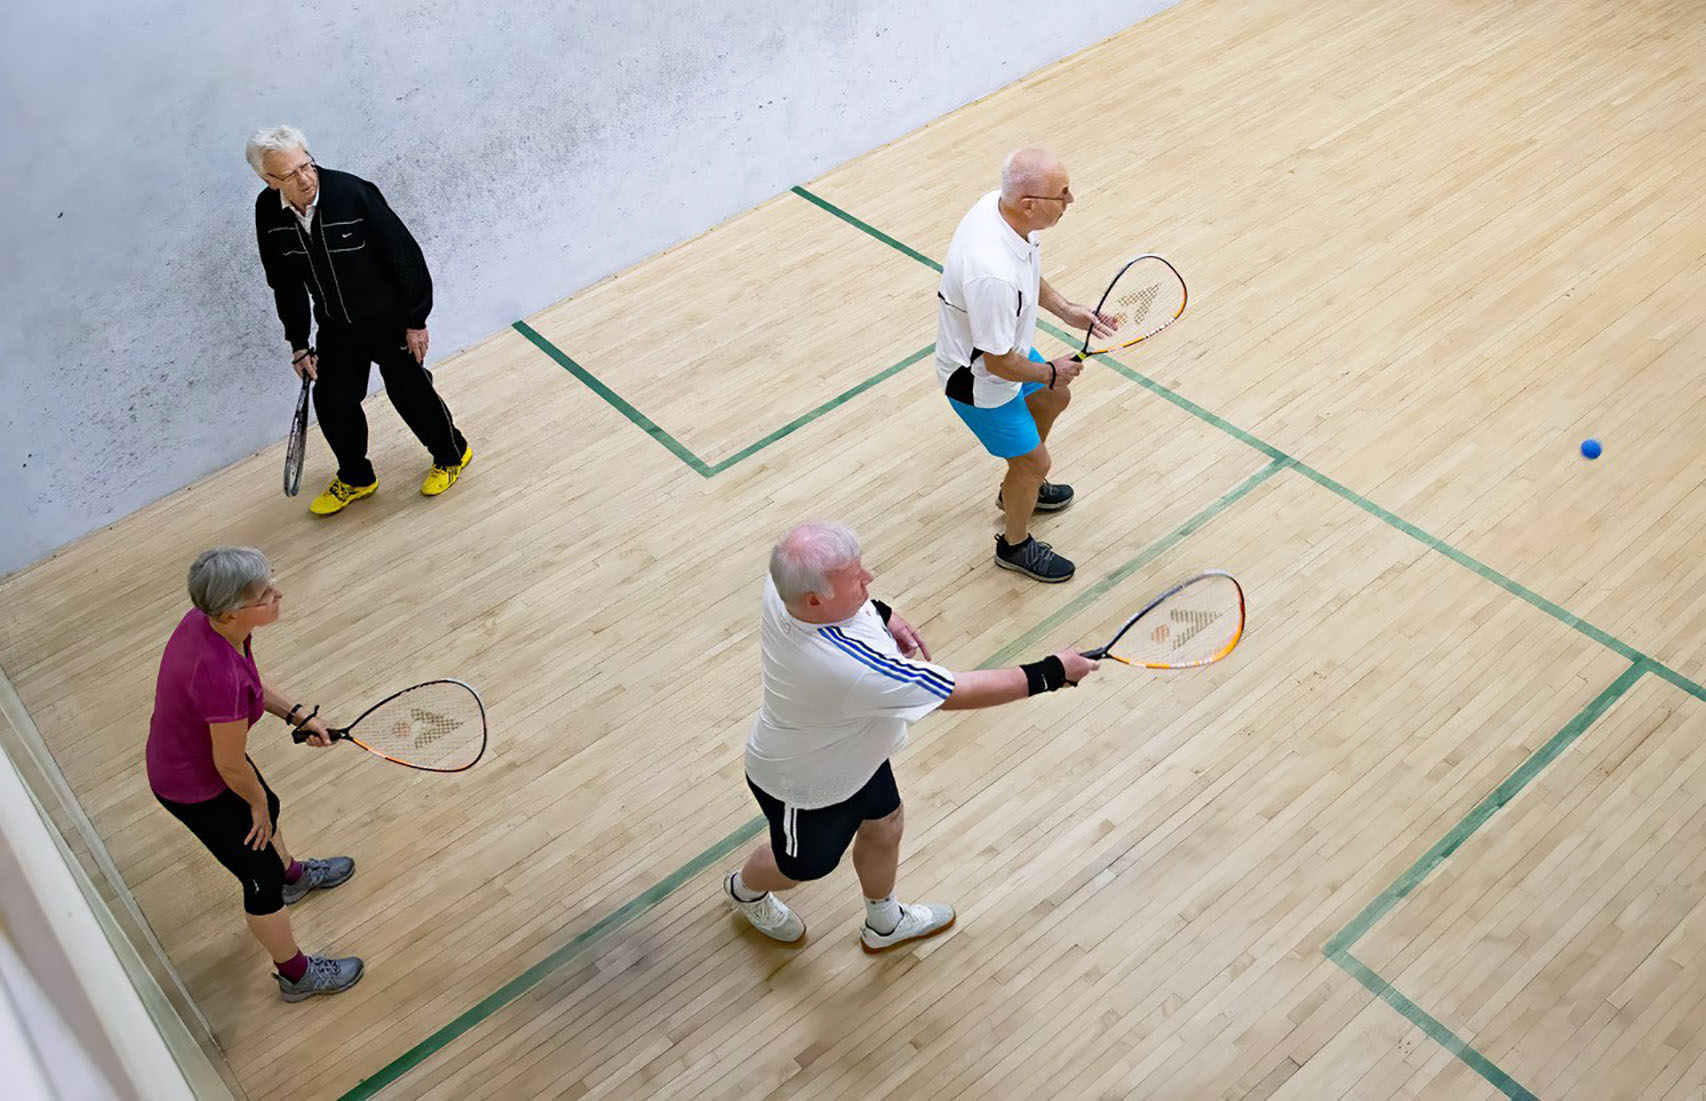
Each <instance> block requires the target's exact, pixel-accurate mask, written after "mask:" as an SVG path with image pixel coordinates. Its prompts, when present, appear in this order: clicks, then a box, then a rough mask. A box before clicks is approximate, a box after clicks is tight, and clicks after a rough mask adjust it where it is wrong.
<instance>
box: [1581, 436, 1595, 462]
mask: <svg viewBox="0 0 1706 1101" xmlns="http://www.w3.org/2000/svg"><path fill="white" fill-rule="evenodd" d="M1582 455H1583V457H1585V458H1589V459H1597V458H1599V441H1598V440H1583V441H1582Z"/></svg>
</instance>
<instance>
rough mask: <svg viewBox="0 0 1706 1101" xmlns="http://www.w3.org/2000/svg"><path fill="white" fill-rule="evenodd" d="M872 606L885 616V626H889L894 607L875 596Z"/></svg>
mask: <svg viewBox="0 0 1706 1101" xmlns="http://www.w3.org/2000/svg"><path fill="white" fill-rule="evenodd" d="M871 606H872V607H873V608H875V609H877V614H878V615H879V616H882V617H883V626H884V627H887V626H888V625H889V616H891V615H894V609H893V608H891V607H889V606H888V605H887V604H884V603H883V602H882V601H880V600H878V599H877V598H876V597H874V596H873V597H872V598H871Z"/></svg>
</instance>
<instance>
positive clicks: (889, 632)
mask: <svg viewBox="0 0 1706 1101" xmlns="http://www.w3.org/2000/svg"><path fill="white" fill-rule="evenodd" d="M871 580H872V578H871V572H870V571H869V570H867V569H866V568H865V566H864V564H863V562H862V561H861V560H860V546H859V537H858V536H857V535H855V534H854V533H853V531H852V530H851V529H850V528H848V527H846V526H845V525H842V524H827V523H810V524H801V525H799V526H798V527H796V528H794V529H792V530H791V531H789V532H788V533H787V534H786V535H784V536H782V538H781V540H780V541H779V542H778V543H777V544H776V546H775V548H774V549H772V551H771V553H770V575H769V577H767V578H766V579H765V583H764V611H763V616H762V619H761V622H760V648H761V654H762V660H763V681H764V695H763V703H762V706H761V707H760V709H759V713H758V717H757V719H756V720H754V722H753V725H752V732H751V734H750V735H749V736H748V738H747V744H746V776H747V787H749V788H750V789H751V790H752V795H753V798H755V799H757V800H758V805H759V807H760V808H761V809H762V810H763V811H764V816H765V818H766V819H768V820H769V823H770V836H769V839H768V840H766V841H765V842H763V843H762V844H760V845H759V846H758V847H757V848H756V849H754V850H753V851H752V853H751V855H750V856H748V857H747V861H746V863H745V864H744V865H743V866H742V867H741V868H740V869H738V870H736V871H733V872H730V873H729V874H728V875H727V876H725V877H724V879H723V893H724V895H726V896H727V897H728V899H729V901H730V902H731V904H732V905H733V906H734V907H735V908H736V909H737V910H739V911H740V912H741V913H742V914H744V915H745V916H746V919H747V920H748V921H750V922H751V923H752V925H753V927H754V928H756V929H757V930H758V931H759V932H761V933H763V934H764V935H765V936H767V937H770V938H771V939H773V940H778V941H782V942H783V943H787V944H798V943H801V942H802V941H803V940H804V938H805V935H806V926H805V923H804V922H803V921H801V920H800V918H799V916H798V915H796V914H795V913H794V911H793V910H792V909H790V908H789V907H788V905H787V904H786V903H784V902H783V901H781V900H780V899H778V898H777V897H776V895H775V893H774V892H776V891H785V890H787V889H788V888H790V887H795V886H798V885H799V884H800V883H801V882H802V881H805V880H811V879H821V878H823V877H824V876H826V875H828V874H829V873H830V872H832V871H834V870H835V867H836V865H838V864H839V863H840V862H841V857H842V855H843V854H844V853H845V852H846V851H847V849H848V846H852V849H853V869H854V871H855V872H857V873H858V876H859V885H860V886H861V887H862V888H863V890H864V895H865V922H864V924H863V925H862V926H861V927H860V929H859V940H860V943H861V944H862V945H863V946H864V949H865V951H867V952H883V951H887V950H888V949H891V948H897V947H899V946H901V945H903V944H906V943H908V942H910V941H915V940H920V939H922V938H924V937H930V936H935V935H936V934H937V933H940V932H942V931H943V930H945V929H947V928H948V927H949V926H950V925H952V924H953V923H954V908H953V907H952V906H945V905H942V904H940V903H909V902H900V901H897V900H896V898H895V894H894V886H895V872H896V869H897V867H898V866H899V864H900V838H901V830H902V826H903V822H902V817H901V802H900V790H899V789H898V788H897V787H896V786H895V779H894V772H893V771H892V770H891V769H890V767H889V758H890V757H891V756H893V755H894V754H895V753H896V752H898V751H899V750H900V748H901V747H902V746H904V745H905V744H906V734H907V727H908V725H909V724H911V723H914V722H916V721H918V720H919V719H922V718H923V717H924V716H926V715H928V714H930V713H931V712H932V711H935V710H936V709H937V708H943V709H946V710H950V711H952V710H963V709H970V708H977V707H994V706H995V705H997V704H1003V703H1010V702H1012V701H1014V700H1021V699H1024V698H1025V697H1027V696H1034V695H1037V694H1038V693H1040V692H1053V691H1055V690H1056V689H1058V688H1062V687H1065V686H1066V685H1069V684H1077V683H1078V682H1079V681H1080V680H1082V679H1083V678H1084V677H1086V676H1088V675H1089V674H1090V673H1092V672H1094V671H1095V669H1096V667H1097V662H1096V661H1095V660H1093V659H1091V658H1087V657H1085V656H1084V655H1083V654H1080V653H1078V652H1077V651H1076V650H1064V651H1062V652H1060V653H1058V654H1051V655H1049V656H1048V657H1045V658H1043V659H1041V660H1040V661H1034V662H1030V663H1028V664H1025V665H1021V666H1017V667H1014V668H1008V669H974V670H972V671H970V672H964V673H953V672H949V671H948V670H947V669H945V668H943V667H942V666H940V665H934V664H932V663H931V662H930V650H929V647H927V646H925V644H924V639H923V638H921V637H920V636H919V634H918V632H917V631H916V630H915V629H914V628H913V627H912V625H911V624H909V623H907V622H906V620H904V619H902V618H901V616H900V615H899V613H897V612H895V611H893V610H892V609H890V608H889V607H888V606H887V605H885V604H883V603H882V602H881V601H877V600H872V599H871V590H870V583H871Z"/></svg>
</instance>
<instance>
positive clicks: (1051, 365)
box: [1048, 363, 1055, 390]
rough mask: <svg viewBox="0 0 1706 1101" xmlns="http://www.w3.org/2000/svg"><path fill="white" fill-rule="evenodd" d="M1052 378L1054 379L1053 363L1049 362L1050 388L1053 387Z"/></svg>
mask: <svg viewBox="0 0 1706 1101" xmlns="http://www.w3.org/2000/svg"><path fill="white" fill-rule="evenodd" d="M1054 379H1055V370H1054V364H1052V363H1051V364H1049V365H1048V388H1049V389H1050V390H1053V389H1054Z"/></svg>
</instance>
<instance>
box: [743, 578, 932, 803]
mask: <svg viewBox="0 0 1706 1101" xmlns="http://www.w3.org/2000/svg"><path fill="white" fill-rule="evenodd" d="M763 607H764V610H763V615H762V620H761V625H760V631H759V640H760V648H761V658H762V664H763V680H764V700H763V703H762V704H761V705H760V707H759V710H758V718H757V719H755V720H754V721H753V724H752V733H751V734H750V735H749V736H748V737H747V740H746V774H747V776H748V778H750V779H751V780H752V782H753V783H754V784H756V785H757V786H758V787H759V788H760V789H761V790H763V791H765V792H766V793H768V794H770V795H772V796H774V797H776V798H777V799H780V800H781V801H782V802H783V803H785V804H787V805H788V806H790V807H796V808H798V809H800V810H812V809H815V808H817V807H827V806H831V805H832V804H835V803H841V802H845V801H846V800H848V799H850V798H852V797H853V795H854V794H856V793H857V792H858V790H859V789H860V788H862V787H864V786H865V782H866V781H867V780H869V779H870V778H871V776H872V775H873V774H874V773H875V772H876V771H877V769H879V768H881V767H882V765H883V762H884V761H886V760H888V759H889V758H890V757H891V756H893V755H894V754H895V753H896V752H897V751H898V750H899V749H900V748H901V747H902V746H904V745H905V744H906V731H907V724H909V723H912V722H916V721H917V720H919V719H922V718H923V717H924V716H926V715H928V714H930V712H932V711H934V710H936V708H938V707H940V706H942V701H943V700H945V699H947V698H948V694H949V693H951V692H952V691H953V690H954V675H953V674H952V673H950V672H949V671H948V670H946V669H944V668H942V667H941V666H939V665H932V664H930V663H929V662H926V661H912V660H910V659H908V658H903V657H901V656H900V647H899V646H898V645H897V644H896V643H895V640H894V637H893V636H892V635H890V634H889V631H888V628H887V627H885V626H884V625H883V620H882V617H881V616H879V615H878V614H877V609H876V608H875V607H874V606H872V604H871V602H870V601H866V602H865V603H864V605H863V606H861V607H860V609H859V610H858V611H857V612H856V613H854V615H853V617H852V618H851V619H846V620H843V621H841V622H840V623H807V622H805V621H804V620H801V619H795V618H794V617H793V616H792V615H790V614H789V613H788V609H787V606H786V605H784V604H783V603H782V597H781V594H780V593H778V592H777V591H776V585H775V583H774V582H772V581H771V580H770V578H769V577H768V576H767V577H765V579H764V601H763Z"/></svg>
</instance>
